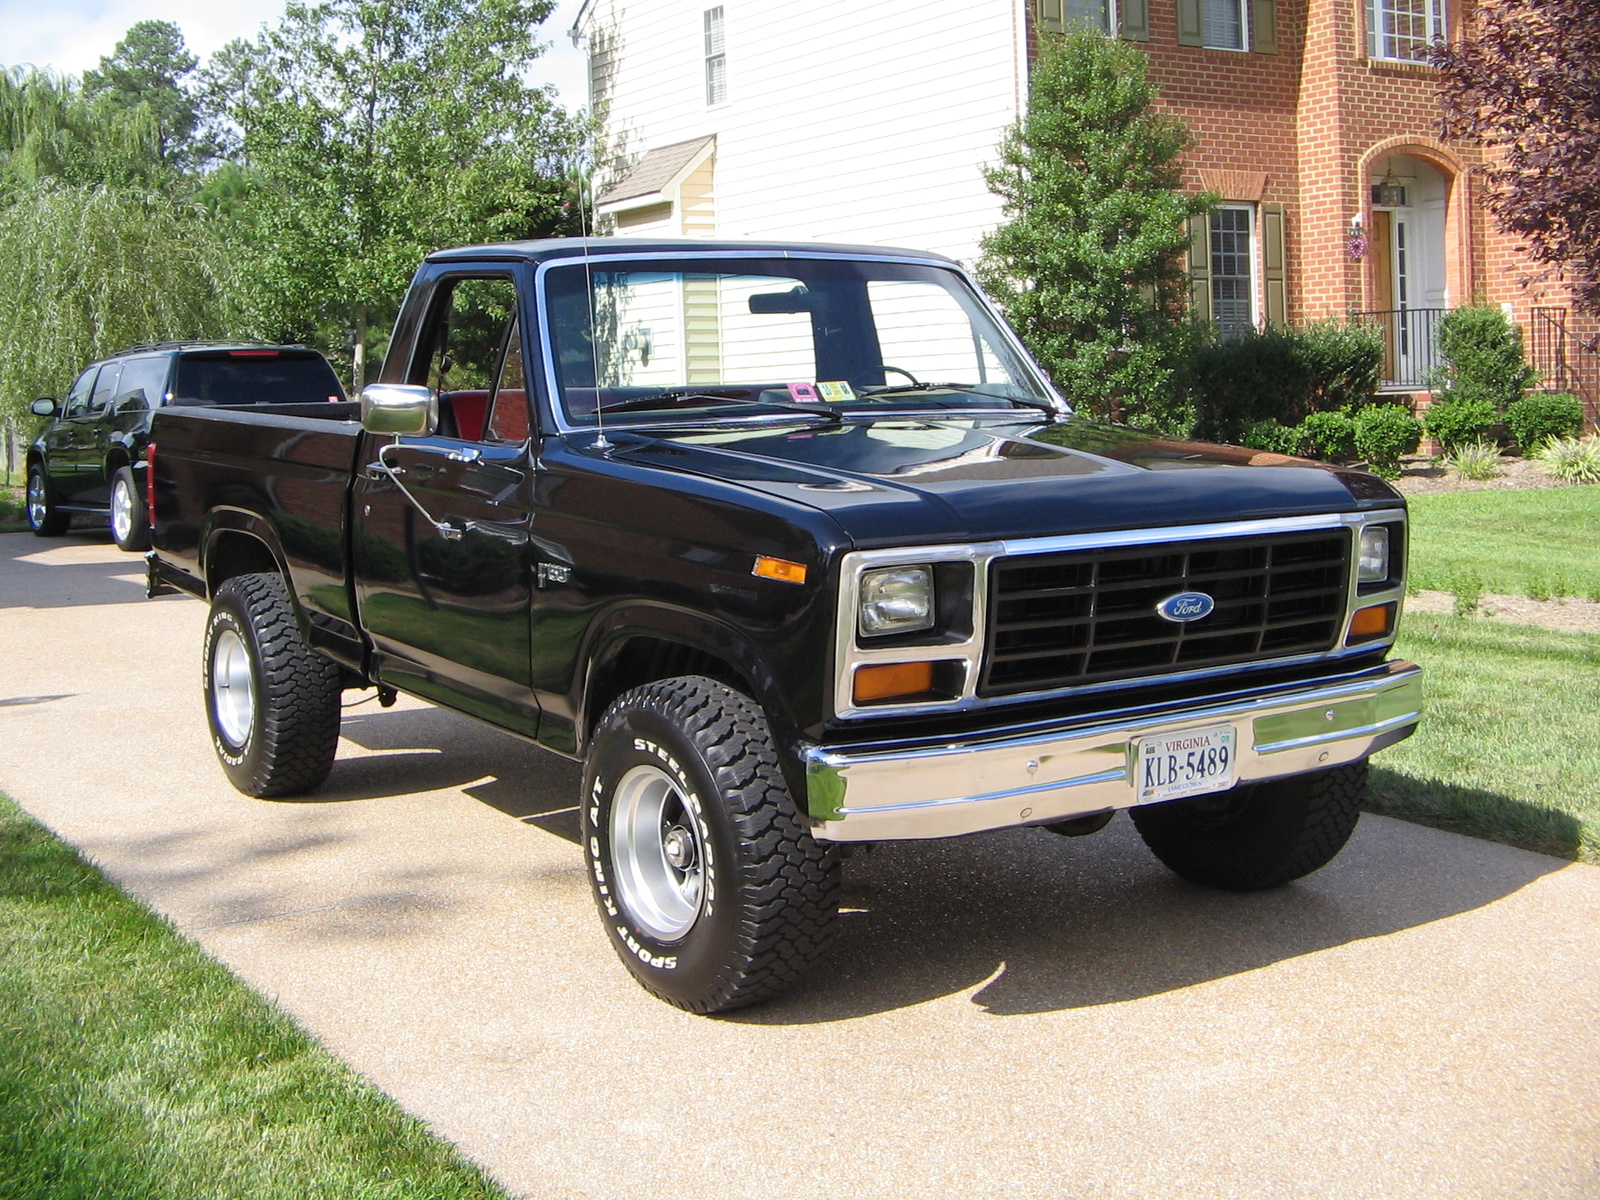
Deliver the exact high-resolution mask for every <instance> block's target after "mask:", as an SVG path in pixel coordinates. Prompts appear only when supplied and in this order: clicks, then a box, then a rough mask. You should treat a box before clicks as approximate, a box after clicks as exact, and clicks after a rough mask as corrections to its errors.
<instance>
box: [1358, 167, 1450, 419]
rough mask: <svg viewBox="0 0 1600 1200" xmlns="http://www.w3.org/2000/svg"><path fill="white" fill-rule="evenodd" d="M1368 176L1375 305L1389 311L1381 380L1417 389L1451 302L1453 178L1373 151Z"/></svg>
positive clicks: (1431, 360)
mask: <svg viewBox="0 0 1600 1200" xmlns="http://www.w3.org/2000/svg"><path fill="white" fill-rule="evenodd" d="M1366 175H1367V179H1366V182H1367V185H1368V189H1369V194H1370V196H1371V212H1372V222H1371V226H1370V230H1371V232H1370V235H1369V240H1370V247H1371V248H1370V254H1371V267H1370V270H1371V275H1370V276H1369V279H1370V284H1371V289H1372V290H1371V297H1372V308H1373V309H1374V310H1376V311H1377V312H1379V313H1383V314H1386V315H1385V317H1384V319H1383V321H1382V324H1383V328H1384V350H1385V354H1384V360H1385V361H1384V371H1383V375H1384V382H1385V384H1386V385H1388V386H1391V387H1412V388H1420V387H1423V386H1425V385H1426V383H1427V379H1428V374H1429V372H1430V371H1431V370H1432V369H1433V367H1434V365H1435V361H1436V354H1435V351H1436V348H1437V343H1438V338H1437V331H1438V325H1439V319H1440V318H1441V317H1442V316H1443V315H1444V313H1445V310H1446V309H1448V308H1449V307H1450V305H1451V303H1452V302H1453V299H1452V296H1451V294H1450V293H1451V289H1450V271H1449V270H1448V266H1449V264H1448V257H1449V256H1448V245H1449V243H1448V238H1447V235H1448V226H1449V224H1450V220H1449V217H1450V190H1451V183H1452V180H1451V178H1450V177H1449V176H1447V175H1446V174H1445V173H1444V172H1443V171H1441V170H1440V169H1439V168H1438V167H1436V166H1435V165H1434V164H1433V163H1431V162H1428V161H1427V160H1425V159H1423V158H1420V157H1417V156H1416V155H1413V154H1406V153H1393V154H1386V155H1380V156H1376V157H1374V158H1373V159H1372V160H1371V161H1370V162H1369V163H1368V165H1367V171H1366Z"/></svg>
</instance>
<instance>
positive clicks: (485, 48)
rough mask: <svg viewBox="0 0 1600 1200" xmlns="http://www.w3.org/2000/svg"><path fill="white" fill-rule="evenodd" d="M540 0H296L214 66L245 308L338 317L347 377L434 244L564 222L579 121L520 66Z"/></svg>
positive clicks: (283, 323) (310, 327) (532, 42)
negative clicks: (237, 167)
mask: <svg viewBox="0 0 1600 1200" xmlns="http://www.w3.org/2000/svg"><path fill="white" fill-rule="evenodd" d="M551 7H552V6H551V3H550V0H326V2H324V3H316V4H306V3H301V2H291V3H290V4H289V6H288V8H287V11H286V12H285V15H284V18H283V20H282V21H281V22H280V23H279V24H278V25H277V26H276V27H274V28H271V29H268V30H264V31H263V32H262V33H261V34H260V36H258V37H257V38H256V39H255V40H254V41H253V42H245V41H237V42H234V43H232V44H231V45H230V46H228V47H226V48H225V49H224V50H223V51H221V52H219V54H218V55H217V58H216V59H215V60H214V61H213V64H212V67H211V70H210V79H211V87H212V90H213V93H214V94H215V95H216V96H217V97H218V101H219V107H220V108H221V110H222V111H223V112H224V113H225V115H226V116H227V118H228V119H229V120H230V121H231V122H232V123H233V124H234V126H236V128H237V130H238V137H239V158H240V160H241V162H242V165H243V166H244V167H245V169H246V176H245V182H246V184H247V186H246V187H245V188H244V191H243V196H242V198H239V199H237V202H236V204H235V210H236V211H237V214H238V215H237V221H238V224H239V231H240V236H241V238H242V241H243V244H244V250H245V261H244V263H243V267H244V269H245V271H246V273H247V275H248V277H249V280H250V286H249V295H250V297H251V298H252V303H253V306H254V307H253V310H252V313H251V318H252V323H253V325H254V326H255V328H256V329H257V330H258V331H259V332H261V333H263V334H266V335H269V336H274V337H283V336H292V337H296V338H316V337H319V335H320V337H321V338H326V339H328V340H329V341H332V340H334V339H335V338H336V337H337V333H338V332H345V333H346V336H347V338H348V340H347V341H346V342H345V345H347V346H348V347H349V348H350V365H351V374H352V376H353V378H354V383H355V385H356V386H357V387H359V386H360V385H361V384H362V382H363V380H364V377H365V375H366V358H367V353H368V350H369V347H370V344H371V342H372V335H371V330H372V327H373V325H374V324H375V323H376V322H380V321H382V320H383V319H384V318H386V317H389V316H392V314H393V313H394V312H395V310H396V309H397V307H398V304H399V300H400V298H401V296H402V295H403V293H404V291H405V287H406V283H407V281H408V280H409V278H410V276H411V274H412V272H413V271H414V270H415V269H416V265H417V263H418V261H419V260H420V258H421V257H422V256H423V255H424V254H426V253H428V252H429V251H432V250H435V249H438V248H439V247H441V246H446V245H451V244H459V243H469V242H485V241H500V240H507V239H514V238H526V237H534V236H543V235H547V234H551V233H556V232H565V231H566V230H567V228H568V227H569V226H570V224H571V220H572V218H571V217H570V216H569V215H568V214H569V212H570V209H569V208H568V207H567V206H566V203H565V202H566V201H567V199H568V187H569V184H568V174H569V172H568V165H569V162H570V160H571V159H572V157H573V155H574V153H575V152H576V149H577V145H578V137H577V132H578V131H577V129H576V127H575V126H574V125H573V123H572V122H570V121H569V120H568V118H567V117H566V114H565V113H564V111H562V110H561V109H560V108H559V107H557V106H556V105H555V104H554V102H553V101H552V99H551V97H550V95H549V93H548V92H546V91H545V90H543V89H540V88H535V87H531V86H529V85H528V84H527V83H525V82H524V80H523V75H524V73H525V72H526V70H527V68H528V66H529V64H531V63H532V62H533V60H534V59H535V58H536V57H537V56H538V55H539V54H540V53H541V52H542V50H543V48H544V47H543V44H542V43H541V42H539V41H538V40H537V38H536V37H535V33H534V31H535V28H536V26H537V25H538V23H539V22H540V21H542V20H544V18H545V17H546V16H548V15H549V12H550V9H551Z"/></svg>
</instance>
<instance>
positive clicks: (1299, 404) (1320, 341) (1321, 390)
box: [1191, 321, 1383, 442]
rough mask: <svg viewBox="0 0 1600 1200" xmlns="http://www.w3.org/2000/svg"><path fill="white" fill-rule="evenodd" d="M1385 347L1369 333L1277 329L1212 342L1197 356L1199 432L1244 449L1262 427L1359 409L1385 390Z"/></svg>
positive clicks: (1323, 327) (1328, 327)
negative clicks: (1381, 385)
mask: <svg viewBox="0 0 1600 1200" xmlns="http://www.w3.org/2000/svg"><path fill="white" fill-rule="evenodd" d="M1382 362H1383V339H1382V337H1381V335H1380V334H1379V332H1378V331H1377V330H1376V329H1373V328H1370V327H1368V326H1345V325H1340V324H1338V323H1336V322H1333V321H1322V322H1318V323H1317V324H1314V325H1307V326H1304V327H1303V328H1299V329H1288V328H1282V327H1279V326H1273V327H1271V328H1268V329H1266V330H1261V331H1255V330H1251V331H1247V332H1245V333H1241V334H1239V335H1238V336H1235V337H1231V338H1228V339H1227V340H1226V341H1218V342H1213V343H1212V344H1211V345H1209V346H1207V347H1205V348H1204V349H1203V350H1201V351H1200V352H1199V354H1197V355H1196V356H1195V360H1194V369H1193V372H1192V376H1191V383H1192V386H1193V392H1194V403H1195V412H1196V416H1197V418H1198V424H1197V426H1196V430H1195V432H1196V433H1197V434H1198V435H1199V436H1201V437H1205V438H1211V439H1213V440H1216V441H1227V442H1237V441H1241V440H1242V439H1243V436H1244V431H1245V429H1247V428H1248V427H1250V426H1252V425H1254V424H1256V423H1257V422H1260V421H1276V422H1277V423H1278V424H1279V425H1281V426H1286V427H1287V426H1294V425H1298V424H1299V423H1300V422H1301V421H1302V420H1304V419H1305V417H1306V416H1308V415H1309V414H1311V413H1313V412H1324V411H1333V410H1335V409H1340V408H1350V409H1357V408H1360V407H1362V406H1363V405H1366V404H1370V403H1371V402H1372V399H1373V397H1374V395H1375V394H1376V393H1377V388H1378V374H1379V369H1380V367H1381V364H1382Z"/></svg>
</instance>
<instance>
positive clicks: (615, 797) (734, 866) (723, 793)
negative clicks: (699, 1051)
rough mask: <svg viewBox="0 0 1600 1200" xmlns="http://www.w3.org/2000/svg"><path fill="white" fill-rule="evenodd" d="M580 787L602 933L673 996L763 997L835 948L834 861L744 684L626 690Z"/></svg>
mask: <svg viewBox="0 0 1600 1200" xmlns="http://www.w3.org/2000/svg"><path fill="white" fill-rule="evenodd" d="M583 795H584V801H583V804H582V806H581V812H582V826H583V843H584V847H585V849H586V851H587V854H588V858H589V882H590V884H591V886H592V887H593V889H594V897H595V902H596V904H597V905H598V906H599V908H600V917H601V920H602V921H604V922H605V927H606V933H607V934H608V935H609V936H610V938H611V944H612V946H613V948H614V949H615V950H616V952H617V954H618V955H619V956H620V957H621V958H622V961H623V962H624V963H626V964H627V967H628V970H630V971H631V972H633V975H634V978H636V979H637V980H638V981H639V982H640V983H641V984H643V985H644V986H645V987H646V988H647V989H648V990H649V991H651V992H653V993H655V994H656V995H657V996H660V997H661V998H662V999H663V1000H667V1001H669V1002H670V1003H672V1004H676V1005H677V1006H678V1007H680V1008H686V1009H688V1010H690V1011H691V1012H698V1013H711V1012H723V1011H726V1010H727V1009H731V1008H738V1007H740V1006H742V1005H746V1004H753V1003H755V1002H756V1001H758V1000H765V999H768V998H769V997H771V996H775V995H777V994H778V993H779V992H781V991H783V990H785V989H786V988H788V987H789V986H790V985H791V984H793V983H794V982H795V981H796V980H798V979H799V978H800V977H801V975H803V974H804V973H805V971H806V970H807V969H808V968H809V967H810V966H811V964H812V963H813V962H815V961H816V959H817V957H818V956H819V955H820V954H821V953H822V951H823V949H824V948H825V947H826V945H827V943H828V939H829V938H830V936H831V935H832V932H833V927H834V924H835V919H836V917H837V914H838V907H839V897H838V893H839V858H838V855H837V854H836V853H835V852H834V850H833V848H832V847H831V846H828V845H826V844H823V843H819V842H818V841H817V840H816V839H815V838H813V837H812V836H811V832H810V830H809V829H808V828H807V827H806V824H805V821H804V820H803V819H802V818H801V816H800V813H799V811H798V810H797V809H796V807H795V804H794V801H793V799H792V798H791V797H790V795H789V789H788V786H787V785H786V784H785V783H784V779H783V773H782V772H781V771H780V770H779V769H778V758H777V754H776V753H775V751H774V750H773V745H772V735H771V733H770V732H769V731H768V728H767V721H766V717H765V716H764V715H763V713H762V711H761V709H760V707H759V706H758V705H757V704H756V703H755V702H754V701H753V700H751V699H750V698H749V697H748V696H744V695H741V694H740V693H738V692H736V691H734V690H732V689H731V688H728V687H725V686H724V685H722V684H720V683H716V682H714V681H713V680H710V679H705V678H702V677H699V676H687V677H683V678H679V679H667V680H662V681H660V682H658V683H651V684H646V685H645V686H644V687H638V688H634V689H633V690H632V691H630V692H626V693H624V694H623V695H622V696H621V697H620V698H618V700H617V701H616V702H615V703H614V704H612V706H611V707H610V709H609V710H608V711H607V712H606V715H605V716H604V717H603V718H602V719H601V721H600V725H599V727H598V728H597V729H596V730H595V735H594V742H593V744H592V746H591V748H590V752H589V757H588V765H587V768H586V769H585V772H584V790H583Z"/></svg>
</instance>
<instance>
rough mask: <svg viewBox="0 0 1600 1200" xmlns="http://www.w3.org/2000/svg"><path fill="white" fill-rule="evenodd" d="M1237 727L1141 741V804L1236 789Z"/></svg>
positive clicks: (1137, 764) (1183, 731)
mask: <svg viewBox="0 0 1600 1200" xmlns="http://www.w3.org/2000/svg"><path fill="white" fill-rule="evenodd" d="M1235 745H1236V742H1235V740H1234V728H1233V726H1232V725H1214V726H1212V727H1211V728H1209V729H1181V730H1179V731H1178V732H1176V733H1163V734H1161V735H1160V736H1159V737H1147V738H1144V739H1143V740H1141V741H1140V742H1139V756H1138V758H1137V760H1136V761H1135V763H1134V767H1135V771H1136V774H1135V776H1134V778H1135V779H1136V780H1137V781H1138V789H1139V803H1140V804H1153V803H1155V802H1156V801H1158V800H1175V799H1177V798H1178V797H1180V796H1200V795H1204V794H1205V793H1206V792H1221V791H1226V790H1227V789H1228V788H1231V787H1232V786H1233V771H1234V758H1235V755H1234V748H1235Z"/></svg>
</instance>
